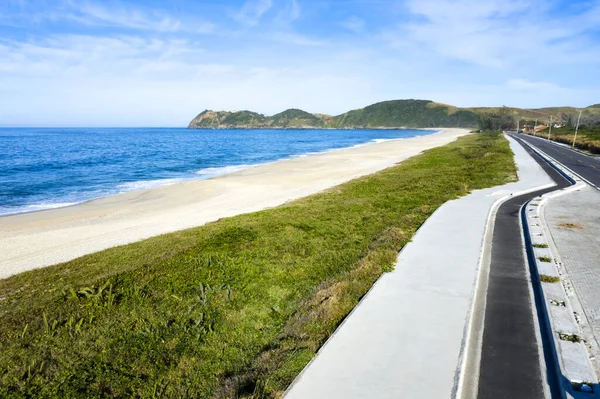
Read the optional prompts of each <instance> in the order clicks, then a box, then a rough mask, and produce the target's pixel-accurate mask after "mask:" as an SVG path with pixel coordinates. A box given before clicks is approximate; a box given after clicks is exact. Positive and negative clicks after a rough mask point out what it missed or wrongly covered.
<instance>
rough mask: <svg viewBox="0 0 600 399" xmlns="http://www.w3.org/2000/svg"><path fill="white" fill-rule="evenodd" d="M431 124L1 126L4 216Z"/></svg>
mask: <svg viewBox="0 0 600 399" xmlns="http://www.w3.org/2000/svg"><path fill="white" fill-rule="evenodd" d="M431 133H434V132H433V131H427V130H292V129H289V130H189V129H180V128H123V129H122V128H106V129H105V128H102V129H99V128H89V129H80V128H68V129H64V128H61V129H59V128H43V129H42V128H0V215H9V214H15V213H22V212H32V211H38V210H42V209H50V208H57V207H62V206H68V205H73V204H77V203H81V202H85V201H88V200H91V199H94V198H99V197H104V196H108V195H113V194H118V193H122V192H127V191H134V190H142V189H148V188H153V187H159V186H164V185H168V184H174V183H179V182H183V181H188V180H200V179H209V178H211V177H215V176H219V175H223V174H227V173H231V172H235V171H238V170H242V169H247V168H251V167H253V166H257V165H261V164H265V163H269V162H273V161H277V160H281V159H288V158H293V157H302V156H307V155H311V154H316V153H321V152H326V151H331V150H335V149H340V148H347V147H353V146H360V145H364V144H366V143H371V142H378V141H384V140H391V139H398V138H408V137H415V136H423V135H428V134H431Z"/></svg>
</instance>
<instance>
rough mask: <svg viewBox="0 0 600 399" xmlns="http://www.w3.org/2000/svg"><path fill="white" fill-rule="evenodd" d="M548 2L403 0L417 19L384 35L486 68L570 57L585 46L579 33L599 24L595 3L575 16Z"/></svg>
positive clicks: (398, 43)
mask: <svg viewBox="0 0 600 399" xmlns="http://www.w3.org/2000/svg"><path fill="white" fill-rule="evenodd" d="M549 5H550V4H549V3H545V2H543V1H540V0H528V1H523V0H518V1H517V0H483V1H482V0H407V1H406V3H405V6H406V9H407V11H408V12H409V13H410V15H412V16H413V17H416V20H414V21H413V22H408V23H405V24H403V25H401V26H398V27H397V28H396V29H394V30H388V31H386V32H385V34H384V37H386V38H387V39H388V40H389V41H390V42H391V43H392V44H393V45H395V46H397V47H401V48H410V47H412V48H415V47H421V48H423V49H426V50H428V51H434V52H435V53H436V54H439V55H441V56H444V57H449V58H453V59H456V60H461V61H465V62H469V63H473V64H477V65H481V66H484V67H496V68H498V67H506V66H509V65H515V64H517V63H520V62H525V61H531V60H535V59H539V58H541V57H544V56H545V55H546V56H549V57H552V58H553V61H555V60H557V59H563V60H565V61H566V62H568V57H572V56H573V55H574V54H575V52H579V53H581V52H582V51H581V50H578V49H585V46H583V38H582V35H583V34H584V33H585V32H586V31H588V30H590V29H594V28H597V24H598V18H597V17H595V15H596V14H597V13H598V11H597V9H598V7H597V6H596V7H591V8H590V7H588V8H587V9H586V8H585V7H582V8H581V10H582V11H580V14H579V15H572V16H569V15H568V14H567V15H565V14H562V13H561V14H556V13H552V12H551V11H550V10H549ZM592 50H593V49H587V50H586V51H583V52H584V53H585V54H587V55H589V54H591V53H592ZM588 58H589V57H588Z"/></svg>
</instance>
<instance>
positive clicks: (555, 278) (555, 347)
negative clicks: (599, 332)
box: [521, 143, 600, 399]
mask: <svg viewBox="0 0 600 399" xmlns="http://www.w3.org/2000/svg"><path fill="white" fill-rule="evenodd" d="M526 145H528V146H529V147H530V148H531V149H532V150H533V151H534V152H536V153H537V154H538V155H539V156H540V157H542V158H543V159H544V160H546V162H548V163H549V164H550V165H551V166H552V167H553V168H555V169H556V170H557V171H559V172H560V173H561V174H562V175H563V176H565V177H566V178H567V179H568V180H569V181H571V182H572V183H573V185H572V186H570V187H567V188H564V189H562V190H558V191H554V192H551V193H547V194H544V195H542V196H541V197H536V198H534V199H532V200H531V201H529V202H528V203H527V204H525V205H524V206H523V208H522V210H521V214H522V217H523V220H522V222H523V230H524V234H525V236H526V240H525V241H526V247H527V253H528V258H529V260H530V266H531V269H532V270H531V275H532V284H533V286H534V289H535V290H537V291H538V293H539V296H540V300H541V303H540V309H541V310H542V311H544V312H545V314H546V316H547V317H546V318H545V321H546V324H547V326H546V327H547V329H548V332H549V334H550V335H551V336H550V337H548V339H547V341H549V342H547V343H546V344H547V345H550V346H551V348H548V349H550V350H551V351H552V352H553V353H552V355H554V356H553V357H555V359H554V360H555V361H556V364H555V367H556V368H557V370H555V371H556V372H558V377H559V378H558V379H559V384H561V386H562V395H561V396H562V397H564V398H574V399H579V398H582V399H583V398H600V386H599V385H598V378H597V376H596V373H595V371H594V368H593V366H592V364H591V362H590V354H589V353H588V350H587V347H586V344H585V342H584V341H583V339H582V338H581V337H582V333H581V330H580V327H579V320H581V315H580V314H578V313H576V312H574V311H573V306H572V304H571V301H570V299H569V297H570V295H568V293H567V292H568V291H569V288H568V284H569V282H568V279H567V278H566V275H565V272H564V270H563V269H562V267H561V266H562V262H560V260H559V259H560V258H559V255H558V253H557V250H556V247H555V246H554V245H553V242H552V238H551V235H550V232H549V230H548V228H547V226H546V225H545V221H544V220H543V209H544V206H545V205H546V204H547V203H548V202H549V201H550V200H551V199H552V198H556V197H559V196H562V195H565V194H568V193H571V192H573V191H577V190H579V189H581V188H583V187H585V185H586V183H584V180H583V179H581V178H580V177H579V176H578V175H576V174H575V173H573V172H572V171H570V170H569V169H568V168H566V167H564V166H563V165H562V164H560V163H559V162H557V161H556V160H555V159H553V158H552V157H550V156H548V155H547V154H545V153H544V152H543V151H541V150H539V149H538V148H536V147H534V146H532V145H531V144H529V143H526ZM542 278H543V279H544V280H542ZM559 282H562V284H559ZM571 290H572V289H571Z"/></svg>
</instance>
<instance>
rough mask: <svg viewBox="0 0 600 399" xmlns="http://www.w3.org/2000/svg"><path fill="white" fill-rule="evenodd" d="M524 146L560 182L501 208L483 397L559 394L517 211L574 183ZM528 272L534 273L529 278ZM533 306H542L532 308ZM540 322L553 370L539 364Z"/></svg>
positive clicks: (514, 398)
mask: <svg viewBox="0 0 600 399" xmlns="http://www.w3.org/2000/svg"><path fill="white" fill-rule="evenodd" d="M518 138H520V135H519V137H518ZM525 148H526V150H527V151H528V152H529V153H530V154H532V156H533V157H534V158H535V159H536V161H537V162H538V163H539V164H540V165H541V166H542V168H543V169H544V170H545V171H546V173H548V175H549V176H550V177H551V178H552V179H553V180H554V181H555V182H556V183H557V186H555V187H551V188H548V189H544V190H540V191H536V192H533V193H529V194H525V195H521V196H518V197H515V198H512V199H510V200H509V201H507V202H505V203H504V204H502V205H501V206H500V208H499V209H498V213H497V216H496V220H495V226H494V233H493V238H492V256H491V263H490V274H489V282H488V290H487V294H486V307H485V318H484V329H483V339H482V347H481V363H480V366H479V367H480V369H479V385H478V395H477V397H478V398H479V399H499V398H510V399H520V398H523V399H530V398H543V397H544V385H545V384H549V385H550V387H551V392H552V397H553V398H554V397H559V396H558V395H559V386H558V384H557V380H558V378H560V377H559V376H557V375H554V374H552V370H555V368H554V367H553V362H554V361H555V358H554V353H553V349H552V335H551V332H549V331H547V330H546V329H545V327H544V326H545V325H546V320H545V319H544V318H545V317H546V316H545V311H543V307H544V304H543V302H541V301H540V298H539V297H538V295H535V298H531V295H530V290H531V288H530V287H532V280H534V281H533V287H534V292H535V286H536V284H538V285H539V279H538V278H537V271H536V270H530V267H529V263H528V261H527V259H526V256H525V255H524V253H523V248H524V243H523V239H522V235H521V229H522V226H521V222H520V219H519V213H520V210H521V207H522V206H523V205H524V204H525V203H526V202H528V201H529V200H531V199H532V198H534V197H537V196H539V195H542V194H545V193H547V192H550V191H554V190H557V189H559V188H563V187H567V186H569V185H570V183H569V182H568V181H566V180H565V179H564V178H563V177H562V175H560V174H559V173H558V172H557V171H556V170H555V169H554V168H552V167H551V166H550V165H548V164H547V163H546V162H545V161H543V160H542V159H541V158H539V157H538V156H536V155H534V154H533V153H532V152H531V150H530V149H529V148H527V147H525ZM549 155H550V154H549ZM557 159H558V158H557ZM530 272H531V275H532V276H536V277H534V278H533V279H532V278H530ZM534 306H535V307H537V308H538V309H540V310H538V311H537V312H536V311H534ZM536 315H537V317H539V318H540V319H539V320H537V319H536ZM536 324H537V325H538V326H541V334H542V345H543V346H544V349H543V350H542V352H543V354H542V355H543V356H544V359H545V362H546V368H547V369H548V370H550V371H549V374H548V375H544V374H543V371H542V367H541V365H540V352H539V351H540V345H539V343H538V339H537V336H536ZM548 334H550V335H548Z"/></svg>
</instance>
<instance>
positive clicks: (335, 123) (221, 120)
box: [188, 100, 600, 129]
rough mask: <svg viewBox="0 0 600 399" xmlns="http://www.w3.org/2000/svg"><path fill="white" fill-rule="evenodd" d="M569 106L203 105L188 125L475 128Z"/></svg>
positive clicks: (593, 109)
mask: <svg viewBox="0 0 600 399" xmlns="http://www.w3.org/2000/svg"><path fill="white" fill-rule="evenodd" d="M577 115H578V110H577V109H576V108H574V107H549V108H538V109H527V108H512V107H474V108H460V107H455V106H452V105H447V104H441V103H436V102H433V101H429V100H392V101H383V102H379V103H376V104H372V105H369V106H367V107H365V108H360V109H355V110H352V111H348V112H346V113H343V114H341V115H337V116H331V115H325V114H311V113H309V112H306V111H303V110H300V109H293V108H292V109H288V110H285V111H283V112H280V113H278V114H275V115H273V116H265V115H263V114H259V113H256V112H252V111H211V110H205V111H203V112H201V113H200V114H199V115H198V116H196V117H195V118H194V119H193V120H192V121H191V122H190V124H189V125H188V128H190V129H402V128H434V127H464V128H476V127H478V126H480V124H481V121H482V120H483V119H488V120H494V119H506V118H509V119H512V120H515V121H518V120H526V121H529V120H531V121H533V120H535V119H537V120H539V122H540V123H544V122H546V121H547V120H548V119H549V118H550V117H551V116H552V118H553V121H556V122H562V123H565V124H566V123H569V121H572V120H573V118H575V119H576V118H577ZM582 121H585V122H586V123H599V122H600V104H596V105H592V106H589V107H587V108H584V111H583V113H582Z"/></svg>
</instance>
